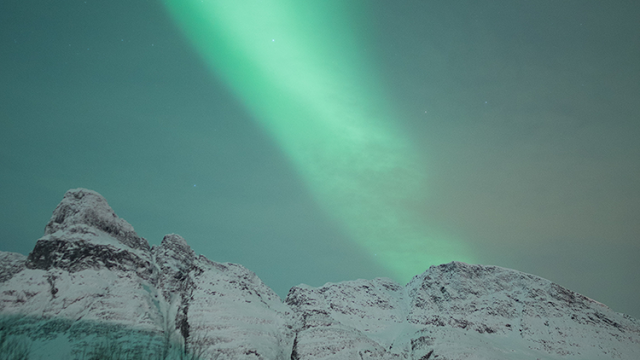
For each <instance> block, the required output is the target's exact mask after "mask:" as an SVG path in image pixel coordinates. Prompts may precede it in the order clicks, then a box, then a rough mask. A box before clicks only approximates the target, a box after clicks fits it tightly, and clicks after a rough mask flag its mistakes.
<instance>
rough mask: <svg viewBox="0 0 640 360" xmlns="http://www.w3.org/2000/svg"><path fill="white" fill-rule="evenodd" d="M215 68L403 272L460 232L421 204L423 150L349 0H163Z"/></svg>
mask: <svg viewBox="0 0 640 360" xmlns="http://www.w3.org/2000/svg"><path fill="white" fill-rule="evenodd" d="M165 4H166V6H167V8H168V9H169V11H170V13H171V14H172V15H173V16H174V18H175V20H176V21H177V22H178V23H179V24H180V25H181V27H182V28H183V30H184V31H185V33H186V34H187V36H188V37H189V38H190V39H191V41H192V42H193V43H194V45H195V46H196V48H197V49H198V50H199V51H200V53H201V55H202V56H203V57H204V59H205V60H206V61H207V63H208V64H209V66H210V67H211V69H212V70H213V72H214V73H215V74H216V75H217V76H218V77H219V78H221V79H222V80H223V81H224V82H225V83H226V84H227V85H228V86H229V87H230V88H231V89H232V91H233V92H234V93H235V94H236V96H237V97H238V98H239V99H241V101H242V102H243V103H244V105H245V106H246V108H247V109H248V110H249V111H250V112H251V114H252V115H253V117H254V118H255V120H256V121H258V122H259V123H260V124H261V125H262V126H263V127H264V129H266V130H267V131H268V132H269V134H270V135H271V136H272V137H273V138H274V139H275V141H276V142H277V144H278V145H279V146H280V148H281V149H282V150H283V152H284V154H286V156H288V158H289V159H290V161H291V162H292V163H293V164H294V166H295V168H296V169H297V170H298V172H299V174H300V176H301V177H302V178H303V179H304V181H305V182H306V184H307V187H308V188H309V190H310V192H311V194H312V195H313V196H314V198H315V200H316V202H317V203H318V204H319V205H320V206H321V208H322V209H323V210H324V211H325V212H326V213H327V214H328V215H329V216H331V217H332V218H333V219H334V220H336V221H337V222H339V224H341V225H342V227H343V229H344V230H345V231H346V232H347V233H348V235H349V236H350V237H351V238H352V239H353V240H354V241H355V242H356V243H357V244H359V245H360V246H361V247H362V248H363V249H364V250H366V251H367V252H368V253H369V255H370V256H371V257H372V258H373V259H375V260H376V261H377V262H379V263H380V264H382V265H383V266H385V267H386V268H388V269H390V270H391V271H392V272H393V273H394V274H395V275H396V278H397V280H399V281H407V280H408V279H410V278H411V277H412V276H414V275H416V274H419V273H421V272H423V271H424V270H426V268H427V267H428V266H429V265H434V264H440V263H445V262H449V261H452V260H459V261H466V262H473V261H471V258H470V257H469V256H468V254H467V249H466V247H465V246H464V244H463V243H461V242H460V241H457V240H454V239H452V238H450V237H447V236H443V235H442V234H438V233H435V232H434V230H433V229H431V228H430V227H429V226H427V225H426V224H425V219H421V218H420V217H419V215H418V214H416V213H415V211H412V209H415V208H416V206H418V204H419V203H420V202H421V201H424V198H425V196H426V193H425V189H424V188H425V180H426V176H425V173H424V166H423V164H422V163H423V162H424V161H421V160H420V159H419V157H418V156H417V151H415V150H414V149H413V148H412V144H411V143H410V141H409V138H408V137H407V136H406V135H403V133H402V131H401V129H400V128H399V127H398V126H397V124H394V112H393V109H392V106H391V105H390V104H388V101H387V100H386V97H385V96H384V91H383V90H382V89H381V85H380V82H379V81H378V80H377V76H376V69H375V66H374V65H373V64H371V63H370V62H369V60H368V58H367V57H366V56H365V54H363V53H362V52H361V51H360V50H359V45H358V44H359V43H358V41H357V39H356V36H355V35H354V34H353V32H352V31H350V27H349V24H350V22H352V21H358V20H356V16H355V15H356V14H357V13H358V8H357V6H359V5H358V4H357V3H356V2H351V1H293V0H291V1H285V0H280V1H278V0H272V1H267V0H264V1H259V0H202V1H201V0H165Z"/></svg>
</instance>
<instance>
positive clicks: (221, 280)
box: [0, 189, 640, 360]
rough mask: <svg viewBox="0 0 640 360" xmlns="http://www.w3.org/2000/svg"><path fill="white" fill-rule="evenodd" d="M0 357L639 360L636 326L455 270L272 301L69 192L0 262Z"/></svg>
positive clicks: (245, 278)
mask: <svg viewBox="0 0 640 360" xmlns="http://www.w3.org/2000/svg"><path fill="white" fill-rule="evenodd" d="M0 353H2V354H3V355H0V358H1V359H5V358H6V359H9V358H15V359H18V358H24V359H26V358H29V359H218V360H223V359H291V360H303V359H304V360H307V359H308V360H311V359H313V360H316V359H317V360H319V359H323V360H324V359H326V360H329V359H354V360H355V359H417V360H418V359H419V360H426V359H438V360H445V359H449V360H453V359H581V360H583V359H630V360H637V359H640V324H639V323H638V321H637V320H636V319H633V318H631V317H629V316H627V315H624V314H620V313H616V312H615V311H613V310H611V309H609V308H608V307H607V306H605V305H603V304H601V303H599V302H597V301H595V300H592V299H589V298H587V297H585V296H583V295H580V294H578V293H575V292H573V291H571V290H568V289H566V288H564V287H562V286H559V285H557V284H555V283H553V282H551V281H549V280H546V279H543V278H540V277H538V276H535V275H530V274H526V273H522V272H519V271H516V270H512V269H507V268H502V267H498V266H484V265H470V264H466V263H462V262H452V263H448V264H443V265H438V266H431V267H430V268H429V269H427V270H426V271H425V272H424V273H422V274H419V275H416V276H415V277H414V278H413V279H412V280H411V281H410V282H409V283H408V284H406V285H404V286H403V285H401V284H398V283H396V282H395V281H393V280H391V279H388V278H377V279H373V280H362V279H359V280H354V281H345V282H340V283H327V284H325V285H324V286H321V287H310V286H307V285H298V286H295V287H293V288H291V290H290V291H289V293H288V295H287V296H286V298H285V299H284V301H283V300H281V299H280V297H279V296H278V295H277V294H276V293H275V292H274V291H273V290H271V289H270V288H269V287H268V286H267V285H265V284H264V283H263V282H262V281H261V280H260V279H259V278H258V276H256V274H254V273H253V272H251V271H250V270H248V269H246V268H245V267H243V266H242V265H238V264H233V263H220V262H215V261H211V260H209V259H207V258H206V257H204V256H202V255H199V256H198V255H196V254H195V252H194V251H193V250H192V249H191V248H190V247H189V245H188V244H187V242H186V241H185V240H184V239H183V238H182V237H180V236H179V235H176V234H169V235H166V236H165V237H164V239H163V240H162V242H161V244H160V245H159V246H153V247H151V246H149V243H148V242H147V240H145V239H144V238H142V237H140V236H139V235H138V234H137V233H136V232H135V231H134V229H133V227H132V226H131V225H130V224H129V223H128V222H126V221H125V220H124V219H121V218H119V217H118V216H117V215H116V214H115V213H114V211H113V210H112V209H111V207H109V205H108V203H107V201H106V200H105V199H104V198H103V197H102V196H101V195H100V194H98V193H97V192H95V191H91V190H87V189H72V190H69V191H67V193H66V194H65V195H64V198H63V199H62V201H61V202H60V204H59V205H58V206H57V207H56V209H55V210H54V212H53V215H52V216H51V219H50V220H49V222H48V224H47V225H46V227H45V232H44V236H43V237H42V238H40V239H38V241H37V242H36V245H35V247H34V249H33V251H31V253H30V254H29V255H28V256H24V255H22V254H17V253H10V252H0Z"/></svg>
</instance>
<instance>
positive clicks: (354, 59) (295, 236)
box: [0, 0, 640, 317]
mask: <svg viewBox="0 0 640 360" xmlns="http://www.w3.org/2000/svg"><path fill="white" fill-rule="evenodd" d="M249 5H251V6H249ZM638 6H639V5H638V4H635V3H634V2H618V3H616V4H612V3H606V4H605V3H604V2H600V1H592V0H579V1H578V0H569V1H562V2H554V1H535V2H532V1H524V0H522V1H520V0H516V1H511V0H509V1H507V0H504V1H503V0H497V1H466V0H463V1H456V2H451V1H417V0H415V1H414V0H411V1H403V2H395V3H390V2H388V1H381V0H369V1H315V0H312V1H304V2H295V1H257V0H247V1H233V2H231V1H229V2H227V1H210V0H202V1H186V0H185V1H177V0H165V1H158V2H134V3H132V2H128V1H124V0H113V1H109V2H99V1H92V0H87V1H84V0H83V1H78V2H76V1H68V2H64V3H60V2H55V3H54V2H47V1H43V0H34V1H30V2H17V1H8V2H1V3H0V34H2V36H1V37H0V62H1V65H2V66H0V126H1V128H0V168H1V169H2V171H0V184H1V185H2V186H0V204H2V206H0V225H1V228H2V229H3V237H2V240H0V244H1V245H2V246H0V250H1V251H15V252H21V253H23V254H27V253H28V252H29V251H31V249H32V248H33V246H34V244H35V242H36V240H37V239H38V238H39V237H40V236H42V228H43V227H44V225H45V224H46V223H47V221H48V220H49V217H50V216H51V212H52V211H53V209H54V208H55V206H56V205H57V204H58V202H59V201H60V200H61V198H62V196H63V194H64V193H65V191H66V190H68V189H70V188H76V187H85V188H89V189H92V190H95V191H97V192H99V193H100V194H102V195H103V196H104V197H105V198H106V199H107V200H108V201H109V204H110V205H111V206H112V207H113V209H114V211H115V212H116V213H117V214H118V215H119V216H120V217H122V218H124V219H125V220H127V221H128V222H129V223H131V224H132V225H133V226H134V227H135V229H136V231H137V232H138V233H139V234H140V235H141V236H143V237H145V238H146V239H147V240H148V241H149V242H150V244H152V245H154V244H159V242H160V241H161V239H162V237H163V236H164V235H165V234H167V233H177V234H180V235H181V236H183V237H184V238H185V239H186V240H187V241H188V243H189V244H190V245H191V246H192V247H193V249H194V250H195V251H196V253H199V254H203V255H205V256H207V257H208V258H209V259H212V260H214V261H220V262H225V261H229V262H235V263H240V264H242V265H244V266H246V267H247V268H249V269H250V270H252V271H254V272H255V273H256V274H257V275H258V276H259V277H260V278H261V279H262V280H263V281H264V282H265V283H266V284H267V285H269V286H270V287H271V288H273V289H274V290H275V291H276V292H278V294H279V295H280V296H282V297H284V296H285V295H286V292H287V290H288V289H289V288H290V287H292V286H295V285H297V284H299V283H307V284H309V285H312V286H319V285H322V284H324V283H325V282H328V281H330V282H338V281H343V280H351V279H356V278H368V279H371V278H375V277H391V278H393V279H395V280H397V281H399V282H405V281H407V280H408V278H409V277H411V276H413V275H415V274H417V273H419V272H421V271H423V270H425V269H426V268H427V267H428V266H429V265H433V264H438V263H441V262H448V261H451V260H460V261H466V262H471V263H481V264H487V265H499V266H504V267H509V268H513V269H517V270H521V271H524V272H528V273H532V274H535V275H539V276H542V277H545V278H547V279H550V280H552V281H554V282H557V283H558V284H560V285H562V286H565V287H567V288H569V289H571V290H574V291H577V292H579V293H582V294H584V295H586V296H589V297H592V298H593V299H595V300H597V301H600V302H603V303H605V304H607V305H608V306H610V307H612V308H613V309H614V310H616V311H620V312H624V313H628V314H630V315H632V316H635V317H640V308H638V305H637V301H636V299H637V298H638V296H640V283H638V281H637V278H638V276H640V264H639V263H638V262H637V258H638V256H640V241H639V239H640V227H639V225H638V224H639V223H640V222H638V221H637V219H638V217H639V216H640V186H639V185H638V181H637V179H638V178H640V161H639V159H640V142H638V141H637V139H638V138H639V137H640V121H639V120H638V119H639V115H638V114H640V105H639V104H640V102H638V98H640V85H639V84H640V62H639V61H638V59H639V58H640V48H639V47H638V46H637V44H638V39H640V24H639V23H638V21H637V14H639V13H640V9H639V8H638Z"/></svg>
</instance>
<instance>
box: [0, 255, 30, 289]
mask: <svg viewBox="0 0 640 360" xmlns="http://www.w3.org/2000/svg"><path fill="white" fill-rule="evenodd" d="M26 260H27V258H26V257H25V256H24V255H22V254H18V253H11V252H0V283H3V282H5V281H7V280H9V279H11V277H12V276H13V275H15V274H17V273H19V272H20V271H22V270H23V269H24V264H25V262H26Z"/></svg>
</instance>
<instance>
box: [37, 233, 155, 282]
mask: <svg viewBox="0 0 640 360" xmlns="http://www.w3.org/2000/svg"><path fill="white" fill-rule="evenodd" d="M26 266H27V268H29V269H41V270H49V269H51V268H58V269H63V270H66V271H69V272H77V271H82V270H85V269H89V268H92V269H100V268H102V267H106V268H107V269H109V270H120V271H130V270H133V271H135V272H137V273H138V274H139V275H141V276H144V277H147V278H148V277H149V276H150V275H151V273H152V272H153V267H152V264H151V261H150V260H149V259H144V258H141V257H139V256H137V255H136V254H135V253H133V252H131V251H127V250H123V249H118V248H115V247H113V246H109V245H107V246H104V245H94V244H91V243H89V242H86V241H75V242H69V241H66V240H58V239H55V240H54V239H51V240H39V241H38V242H37V243H36V246H35V248H34V249H33V251H32V252H31V253H30V254H29V256H28V258H27V262H26Z"/></svg>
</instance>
